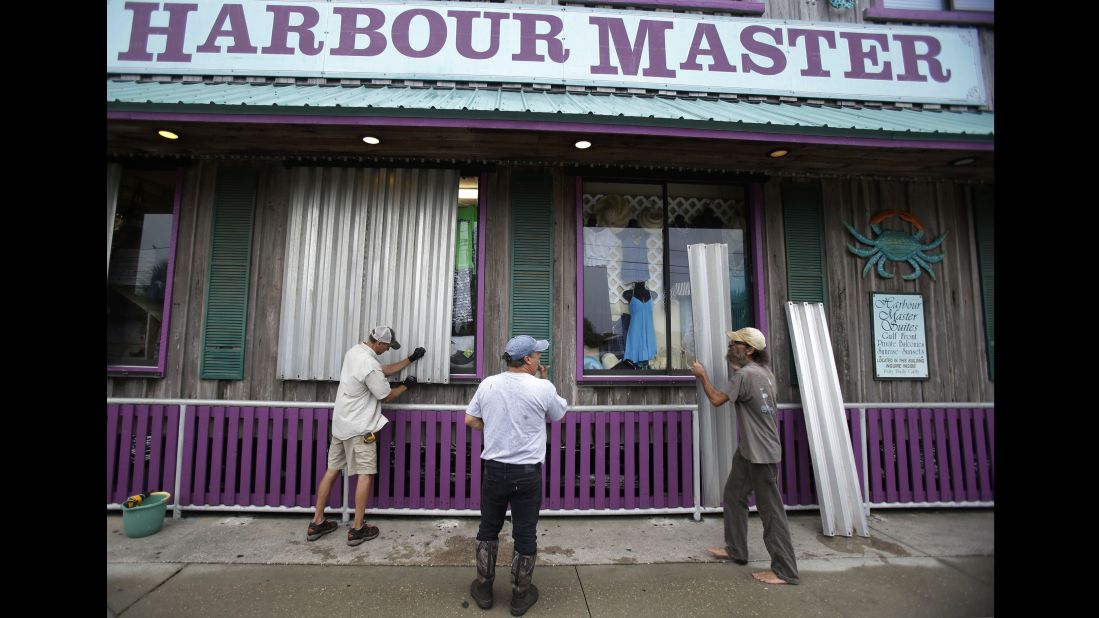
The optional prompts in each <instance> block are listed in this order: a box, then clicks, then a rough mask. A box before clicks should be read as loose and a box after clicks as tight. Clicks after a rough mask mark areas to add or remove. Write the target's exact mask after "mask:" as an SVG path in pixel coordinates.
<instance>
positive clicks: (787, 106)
mask: <svg viewBox="0 0 1099 618" xmlns="http://www.w3.org/2000/svg"><path fill="white" fill-rule="evenodd" d="M107 111H108V113H111V112H163V113H170V114H182V113H186V114H213V115H221V116H225V115H235V114H248V115H257V114H258V115H271V116H280V117H292V116H314V117H315V116H343V117H408V118H438V119H480V120H509V121H519V122H561V123H583V124H592V125H633V126H653V127H677V128H689V129H706V130H718V131H752V132H762V133H775V134H785V135H833V136H853V137H855V136H857V137H873V138H885V139H904V140H915V141H922V140H928V141H941V140H948V141H958V142H973V143H978V144H980V143H984V144H991V142H992V140H993V135H994V114H993V113H991V112H968V111H967V112H958V111H942V110H926V109H920V110H917V109H907V108H901V109H891V108H875V107H868V106H859V107H847V106H839V105H813V104H807V103H785V102H783V103H775V102H769V101H747V100H744V99H713V98H688V97H670V96H654V95H640V94H618V93H614V94H602V93H591V92H584V93H575V92H532V91H525V90H504V89H499V88H447V87H409V86H343V85H319V84H316V85H314V84H308V85H307V84H270V83H261V84H250V83H243V84H242V83H224V82H223V83H207V82H153V81H120V80H111V79H109V80H108V81H107ZM287 122H293V120H292V119H290V118H287Z"/></svg>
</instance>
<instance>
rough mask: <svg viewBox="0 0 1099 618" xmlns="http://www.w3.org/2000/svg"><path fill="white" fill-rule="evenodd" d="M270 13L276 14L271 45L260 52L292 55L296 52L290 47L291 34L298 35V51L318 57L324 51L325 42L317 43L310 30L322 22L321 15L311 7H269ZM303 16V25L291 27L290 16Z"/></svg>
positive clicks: (272, 27)
mask: <svg viewBox="0 0 1099 618" xmlns="http://www.w3.org/2000/svg"><path fill="white" fill-rule="evenodd" d="M267 12H268V13H274V14H275V21H274V24H273V25H272V26H271V45H269V46H267V47H264V48H263V49H262V50H260V52H261V53H264V54H276V55H292V54H293V53H294V50H293V49H292V48H291V47H290V45H289V42H290V33H291V32H293V33H295V34H297V35H298V49H300V50H301V52H302V53H303V54H305V55H306V56H316V55H317V54H319V53H321V50H322V49H324V42H323V41H321V42H317V40H316V37H314V36H313V31H312V30H310V28H312V27H313V26H316V25H317V22H319V21H320V20H321V15H320V13H318V12H317V9H315V8H313V7H311V6H268V7H267ZM291 13H297V14H299V15H301V23H300V24H298V25H297V26H291V25H290V14H291Z"/></svg>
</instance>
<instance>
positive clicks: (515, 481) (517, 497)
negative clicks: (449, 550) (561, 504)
mask: <svg viewBox="0 0 1099 618" xmlns="http://www.w3.org/2000/svg"><path fill="white" fill-rule="evenodd" d="M508 504H510V505H511V536H512V538H513V539H515V552H516V553H518V554H522V555H524V556H532V555H534V554H535V553H536V552H537V551H538V511H539V510H540V509H541V508H542V464H541V463H536V464H508V463H501V462H498V461H493V460H491V459H487V460H485V468H484V474H483V475H482V477H481V527H480V528H479V529H478V530H477V540H478V541H495V540H498V539H499V538H500V528H502V527H503V525H504V515H505V513H506V512H507V509H508Z"/></svg>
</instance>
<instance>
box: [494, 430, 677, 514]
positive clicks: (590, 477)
mask: <svg viewBox="0 0 1099 618" xmlns="http://www.w3.org/2000/svg"><path fill="white" fill-rule="evenodd" d="M691 423H692V421H691V412H690V411H689V410H682V411H661V412H613V411H610V412H569V413H568V414H567V415H565V418H564V419H562V420H561V421H560V422H557V423H553V424H551V425H550V426H549V427H548V432H549V446H548V447H547V451H546V461H545V465H544V466H543V468H542V474H543V491H545V494H544V495H545V500H544V502H543V508H546V509H551V510H572V509H599V510H602V509H635V508H636V509H662V508H682V507H693V506H694V496H693V491H694V470H693V465H694V464H693V462H694V459H693V451H692V449H693V440H694V434H693V431H692V424H691ZM474 508H476V507H474Z"/></svg>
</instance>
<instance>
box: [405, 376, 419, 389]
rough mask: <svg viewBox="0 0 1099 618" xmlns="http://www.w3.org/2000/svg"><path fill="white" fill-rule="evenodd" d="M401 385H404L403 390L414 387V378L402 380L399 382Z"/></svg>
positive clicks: (409, 377)
mask: <svg viewBox="0 0 1099 618" xmlns="http://www.w3.org/2000/svg"><path fill="white" fill-rule="evenodd" d="M401 384H404V387H405V388H412V387H413V386H416V376H408V377H407V378H405V379H404V382H401Z"/></svg>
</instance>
